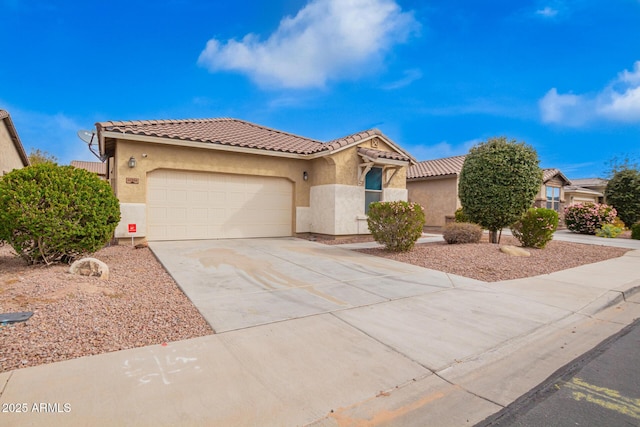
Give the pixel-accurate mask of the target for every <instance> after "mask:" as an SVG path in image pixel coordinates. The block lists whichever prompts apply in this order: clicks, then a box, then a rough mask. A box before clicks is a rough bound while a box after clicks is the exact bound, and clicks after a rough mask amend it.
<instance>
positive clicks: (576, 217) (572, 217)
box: [564, 203, 618, 235]
mask: <svg viewBox="0 0 640 427" xmlns="http://www.w3.org/2000/svg"><path fill="white" fill-rule="evenodd" d="M617 214H618V213H617V212H616V210H615V209H614V208H613V207H611V206H609V205H606V204H601V203H576V204H574V205H570V206H567V207H566V208H564V222H565V224H566V225H567V228H568V229H569V230H571V231H573V232H575V233H580V234H591V235H594V234H596V230H598V229H599V228H602V226H603V225H605V224H613V222H614V221H615V219H616V216H617Z"/></svg>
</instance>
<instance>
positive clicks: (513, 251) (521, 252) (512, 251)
mask: <svg viewBox="0 0 640 427" xmlns="http://www.w3.org/2000/svg"><path fill="white" fill-rule="evenodd" d="M500 251H501V252H503V253H505V254H507V255H511V256H524V257H527V256H531V253H530V252H529V251H527V250H525V249H522V248H519V247H517V246H512V245H505V246H500Z"/></svg>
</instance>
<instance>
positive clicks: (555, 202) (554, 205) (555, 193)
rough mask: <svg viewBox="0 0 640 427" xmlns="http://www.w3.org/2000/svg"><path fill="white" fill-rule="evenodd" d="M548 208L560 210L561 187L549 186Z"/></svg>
mask: <svg viewBox="0 0 640 427" xmlns="http://www.w3.org/2000/svg"><path fill="white" fill-rule="evenodd" d="M547 209H553V210H554V211H556V212H559V211H560V187H547Z"/></svg>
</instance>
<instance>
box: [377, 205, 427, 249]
mask: <svg viewBox="0 0 640 427" xmlns="http://www.w3.org/2000/svg"><path fill="white" fill-rule="evenodd" d="M367 224H368V225H369V231H371V234H372V235H373V238H374V239H375V240H376V242H378V243H381V244H383V245H384V246H385V248H386V249H387V250H388V251H393V252H406V251H408V250H410V249H411V248H413V246H414V245H415V244H416V240H418V239H419V238H420V236H422V228H423V227H424V211H423V210H422V206H420V205H419V204H418V203H408V202H401V201H397V202H374V203H371V204H370V205H369V217H368V218H367Z"/></svg>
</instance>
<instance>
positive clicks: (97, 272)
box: [69, 258, 109, 280]
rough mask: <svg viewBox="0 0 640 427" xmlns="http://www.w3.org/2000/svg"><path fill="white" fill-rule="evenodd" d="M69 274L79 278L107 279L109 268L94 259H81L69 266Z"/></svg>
mask: <svg viewBox="0 0 640 427" xmlns="http://www.w3.org/2000/svg"><path fill="white" fill-rule="evenodd" d="M69 273H71V274H79V275H81V276H95V277H99V278H101V279H105V280H107V279H109V267H107V264H105V263H104V262H102V261H100V260H99V259H96V258H82V259H79V260H77V261H75V262H74V263H73V264H71V267H70V268H69Z"/></svg>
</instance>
